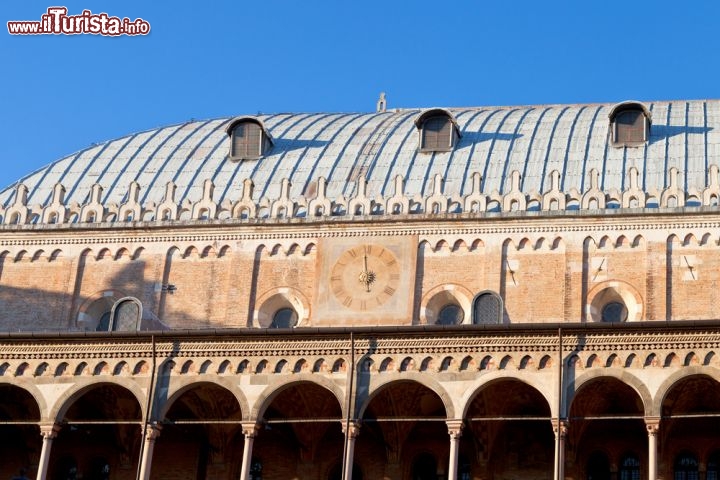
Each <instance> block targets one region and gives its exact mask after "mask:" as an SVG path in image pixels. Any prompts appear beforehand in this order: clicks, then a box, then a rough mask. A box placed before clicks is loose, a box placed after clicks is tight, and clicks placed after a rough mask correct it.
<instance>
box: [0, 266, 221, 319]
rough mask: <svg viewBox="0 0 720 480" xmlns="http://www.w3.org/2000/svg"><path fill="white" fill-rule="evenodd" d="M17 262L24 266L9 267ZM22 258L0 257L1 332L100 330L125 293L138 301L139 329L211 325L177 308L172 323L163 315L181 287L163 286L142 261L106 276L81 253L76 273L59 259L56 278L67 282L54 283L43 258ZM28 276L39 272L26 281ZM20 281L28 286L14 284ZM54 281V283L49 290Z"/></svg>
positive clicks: (180, 290) (178, 293)
mask: <svg viewBox="0 0 720 480" xmlns="http://www.w3.org/2000/svg"><path fill="white" fill-rule="evenodd" d="M21 262H22V263H23V265H22V266H23V268H22V269H20V268H13V267H14V266H16V265H17V264H18V263H21ZM21 262H17V261H14V260H13V259H10V258H7V257H5V258H3V257H0V331H5V332H42V331H53V332H56V331H70V332H79V331H104V330H102V326H107V325H108V324H109V321H108V320H109V314H110V311H111V309H112V306H113V305H114V304H115V303H116V302H117V301H118V300H120V299H122V298H125V297H134V298H136V299H137V300H139V301H140V303H141V305H142V318H141V325H140V330H167V329H169V328H170V327H169V326H168V325H169V324H170V323H171V324H172V325H173V327H174V328H189V329H192V328H211V327H212V325H210V324H209V322H208V319H207V318H196V317H194V316H192V315H190V314H188V313H185V312H183V311H179V309H178V308H177V307H176V308H173V311H172V319H171V320H172V321H171V322H169V321H168V319H164V320H161V318H160V316H161V314H162V311H163V310H164V305H165V304H166V303H167V302H170V301H172V299H173V298H174V296H177V295H182V294H183V292H182V289H181V288H178V287H175V288H167V287H169V285H166V286H165V287H163V285H162V284H160V283H158V282H156V281H155V280H153V279H148V278H145V277H144V272H145V270H146V262H145V260H139V259H138V260H128V261H127V263H126V264H125V265H124V266H123V267H122V268H120V269H118V270H116V271H115V272H113V274H112V275H110V276H109V277H103V276H102V275H101V274H99V273H98V272H97V271H92V270H93V266H89V265H88V262H87V261H86V258H85V257H82V258H81V259H80V261H79V262H78V264H77V266H76V267H74V268H75V269H76V271H75V272H72V270H71V269H72V268H73V267H72V263H70V262H67V263H65V262H63V263H59V264H58V266H57V268H58V269H59V271H58V273H59V274H60V275H56V276H55V277H57V278H58V279H60V278H62V277H64V279H65V281H64V282H55V284H54V285H53V284H52V282H53V280H55V277H53V276H52V275H50V274H48V265H49V264H48V262H47V260H45V261H42V262H40V261H38V262H37V263H36V262H25V261H21ZM33 263H35V265H33ZM31 265H32V267H30V266H31ZM50 265H52V263H50ZM95 266H97V264H96V265H95ZM28 267H30V268H28ZM36 269H37V270H36ZM74 273H76V275H73V274H74ZM29 276H30V277H31V276H37V277H36V280H35V281H28V277H29ZM68 277H70V278H72V277H76V280H75V282H74V283H73V284H69V283H68V282H67V278H68ZM163 280H166V278H163ZM43 283H46V284H48V288H47V289H44V288H41V286H40V285H42V284H43ZM23 284H25V285H30V286H28V287H22V286H18V285H23ZM53 286H56V287H57V288H56V289H52V287H53ZM187 287H188V288H189V286H187ZM88 292H92V293H88ZM104 316H105V317H106V318H103V317H104ZM98 326H101V329H100V330H98V329H97V327H98ZM105 328H107V327H105Z"/></svg>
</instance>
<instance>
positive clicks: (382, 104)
mask: <svg viewBox="0 0 720 480" xmlns="http://www.w3.org/2000/svg"><path fill="white" fill-rule="evenodd" d="M385 110H387V100H385V92H380V98H379V99H378V101H377V111H378V112H384V111H385Z"/></svg>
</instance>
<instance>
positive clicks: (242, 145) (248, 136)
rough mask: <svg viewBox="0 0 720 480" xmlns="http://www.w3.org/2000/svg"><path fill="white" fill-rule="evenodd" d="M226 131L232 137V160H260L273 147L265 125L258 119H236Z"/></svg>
mask: <svg viewBox="0 0 720 480" xmlns="http://www.w3.org/2000/svg"><path fill="white" fill-rule="evenodd" d="M225 131H226V132H227V134H228V136H230V160H235V161H239V160H255V159H258V158H260V157H262V156H263V155H265V154H266V153H267V152H269V151H270V149H271V148H272V145H273V141H272V137H271V136H270V134H269V133H268V131H267V129H266V128H265V125H263V123H262V122H261V121H260V120H258V119H257V118H253V117H239V118H236V119H234V120H233V121H232V122H230V124H229V125H228V127H227V129H226V130H225Z"/></svg>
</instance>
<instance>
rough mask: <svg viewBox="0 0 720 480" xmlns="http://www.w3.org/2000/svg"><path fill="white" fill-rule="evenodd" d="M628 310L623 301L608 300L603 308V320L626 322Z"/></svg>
mask: <svg viewBox="0 0 720 480" xmlns="http://www.w3.org/2000/svg"><path fill="white" fill-rule="evenodd" d="M627 316H628V310H627V308H626V307H625V304H624V303H622V302H608V303H606V304H605V306H604V307H603V309H602V314H601V317H602V321H603V322H624V321H625V320H627Z"/></svg>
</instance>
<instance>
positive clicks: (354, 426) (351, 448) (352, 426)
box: [342, 422, 360, 480]
mask: <svg viewBox="0 0 720 480" xmlns="http://www.w3.org/2000/svg"><path fill="white" fill-rule="evenodd" d="M342 426H343V430H346V429H347V432H345V431H343V433H347V439H348V441H347V450H346V451H345V477H344V478H343V480H352V473H353V462H354V461H355V439H356V438H357V436H358V435H360V424H359V423H357V422H351V423H349V424H348V423H345V422H343V424H342Z"/></svg>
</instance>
